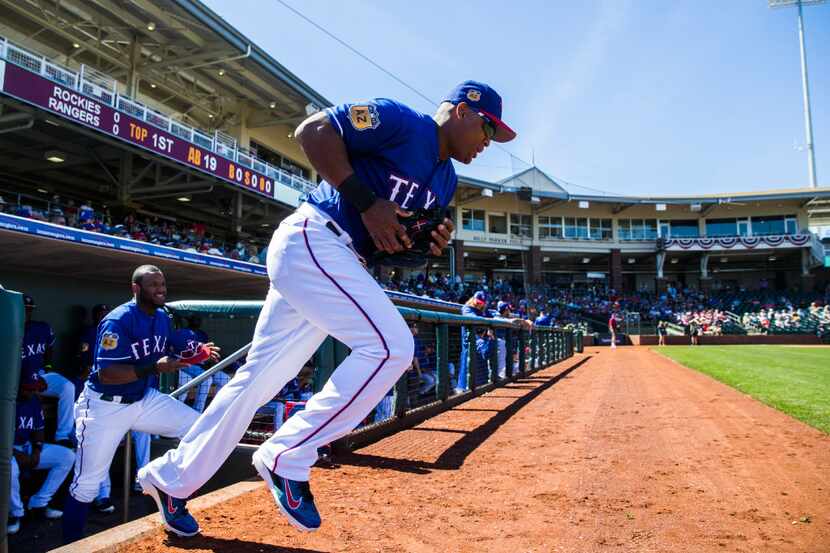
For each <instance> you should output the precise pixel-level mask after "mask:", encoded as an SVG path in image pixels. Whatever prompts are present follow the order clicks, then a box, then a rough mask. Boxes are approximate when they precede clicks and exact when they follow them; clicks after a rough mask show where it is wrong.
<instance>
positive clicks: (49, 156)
mask: <svg viewBox="0 0 830 553" xmlns="http://www.w3.org/2000/svg"><path fill="white" fill-rule="evenodd" d="M43 157H44V158H45V159H46V161H51V162H52V163H63V162H64V161H66V154H65V153H63V152H59V151H57V150H49V151H48V152H46V153H45V154H43Z"/></svg>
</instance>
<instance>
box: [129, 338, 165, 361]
mask: <svg viewBox="0 0 830 553" xmlns="http://www.w3.org/2000/svg"><path fill="white" fill-rule="evenodd" d="M130 350H132V352H133V356H134V357H135V359H136V360H139V359H143V358H144V357H149V356H150V355H151V354H153V353H162V354H163V353H165V352H166V351H167V336H153V337H152V340H151V339H150V338H144V339H142V340H139V341H138V342H133V343H132V344H130Z"/></svg>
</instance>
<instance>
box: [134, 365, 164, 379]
mask: <svg viewBox="0 0 830 553" xmlns="http://www.w3.org/2000/svg"><path fill="white" fill-rule="evenodd" d="M133 370H134V371H135V375H136V376H137V377H138V378H145V377H148V376H153V375H156V374H158V373H159V370H158V367H156V364H155V363H149V364H147V365H137V366H136V367H135V368H134V369H133Z"/></svg>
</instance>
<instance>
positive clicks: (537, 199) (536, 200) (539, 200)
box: [530, 196, 542, 204]
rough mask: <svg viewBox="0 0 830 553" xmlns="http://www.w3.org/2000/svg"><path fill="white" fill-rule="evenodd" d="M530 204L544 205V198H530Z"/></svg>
mask: <svg viewBox="0 0 830 553" xmlns="http://www.w3.org/2000/svg"><path fill="white" fill-rule="evenodd" d="M530 203H532V204H540V203H542V198H540V197H539V196H531V197H530Z"/></svg>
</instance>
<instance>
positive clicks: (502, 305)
mask: <svg viewBox="0 0 830 553" xmlns="http://www.w3.org/2000/svg"><path fill="white" fill-rule="evenodd" d="M508 307H510V304H509V303H507V302H506V301H500V302H499V303H498V304H496V309H497V310H498V311H499V312H500V313H501V312H502V311H504V310H505V309H506V308H508Z"/></svg>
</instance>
